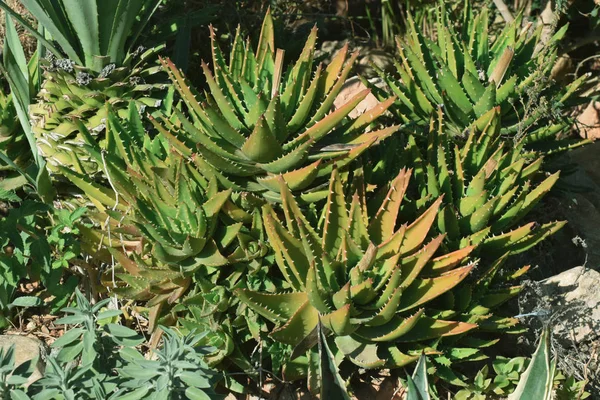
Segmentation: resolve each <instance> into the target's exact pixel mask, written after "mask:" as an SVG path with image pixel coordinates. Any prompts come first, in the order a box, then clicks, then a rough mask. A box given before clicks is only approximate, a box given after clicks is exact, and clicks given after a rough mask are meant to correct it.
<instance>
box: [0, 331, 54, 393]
mask: <svg viewBox="0 0 600 400" xmlns="http://www.w3.org/2000/svg"><path fill="white" fill-rule="evenodd" d="M12 345H15V367H17V366H19V365H20V364H23V363H24V362H26V361H29V360H33V359H34V358H35V357H38V362H37V366H36V368H35V370H34V371H33V374H31V376H30V377H29V380H28V382H27V386H29V385H31V384H32V383H33V382H35V381H37V380H38V379H40V378H41V377H42V374H43V373H44V367H45V365H44V360H45V358H46V354H47V353H46V345H45V344H44V343H43V342H42V341H40V340H38V339H36V338H32V337H28V336H19V335H0V348H2V349H7V348H9V347H10V346H12Z"/></svg>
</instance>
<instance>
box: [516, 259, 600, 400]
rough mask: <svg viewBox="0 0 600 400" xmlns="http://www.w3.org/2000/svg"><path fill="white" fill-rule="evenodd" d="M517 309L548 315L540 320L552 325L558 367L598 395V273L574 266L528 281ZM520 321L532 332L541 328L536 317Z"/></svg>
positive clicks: (522, 311) (599, 280)
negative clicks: (535, 280)
mask: <svg viewBox="0 0 600 400" xmlns="http://www.w3.org/2000/svg"><path fill="white" fill-rule="evenodd" d="M519 308H520V310H519V311H520V313H521V314H522V315H527V314H530V313H536V314H540V313H548V315H546V316H544V317H543V318H541V320H542V321H544V322H545V323H550V324H551V326H552V332H553V338H552V339H553V340H552V345H553V346H552V348H553V350H554V352H555V356H556V358H557V362H558V366H559V368H560V369H561V370H562V371H563V373H565V374H567V375H573V376H574V377H576V378H577V379H579V380H583V379H587V380H588V381H589V386H588V391H592V392H593V393H594V394H595V395H596V396H598V395H600V371H599V367H600V362H599V359H600V273H599V272H598V271H595V270H593V269H590V268H586V267H576V268H572V269H569V270H567V271H564V272H562V273H560V274H558V275H556V276H553V277H550V278H547V279H544V280H542V281H539V282H527V283H526V284H525V287H524V289H523V291H522V292H521V294H520V296H519ZM523 322H525V323H526V324H529V325H530V326H531V327H532V328H534V329H531V330H530V331H532V332H533V331H535V330H536V329H538V330H539V327H540V326H541V325H540V318H536V317H525V318H524V319H523ZM530 342H531V343H532V344H533V343H534V342H535V340H530ZM592 398H600V397H594V396H592Z"/></svg>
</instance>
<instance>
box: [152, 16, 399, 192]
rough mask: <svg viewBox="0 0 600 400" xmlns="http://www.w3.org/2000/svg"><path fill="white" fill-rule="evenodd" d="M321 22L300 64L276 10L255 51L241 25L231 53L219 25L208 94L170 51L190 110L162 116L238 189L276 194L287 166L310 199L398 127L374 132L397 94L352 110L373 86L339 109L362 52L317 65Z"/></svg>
mask: <svg viewBox="0 0 600 400" xmlns="http://www.w3.org/2000/svg"><path fill="white" fill-rule="evenodd" d="M316 38H317V31H316V29H313V31H312V32H311V34H310V36H309V37H308V39H307V40H306V45H305V47H304V50H303V51H302V54H301V55H300V57H299V59H298V60H297V61H296V62H295V64H294V65H293V66H292V67H291V68H289V69H288V70H287V71H284V51H283V50H281V49H276V48H275V37H274V31H273V21H272V19H271V16H270V14H269V13H267V15H266V17H265V20H264V22H263V26H262V31H261V35H260V41H259V43H258V47H257V48H256V51H253V50H252V49H251V47H250V43H249V41H244V40H243V39H242V37H241V35H240V30H239V29H238V31H237V33H236V36H235V40H234V43H233V46H232V50H231V54H230V57H229V61H228V62H227V61H226V59H225V56H224V55H223V53H222V52H221V50H220V48H219V46H218V44H217V42H216V38H215V33H214V31H212V30H211V40H212V54H213V61H212V63H213V65H212V71H211V69H210V68H209V66H208V65H206V64H204V63H203V64H202V69H203V71H204V75H205V77H206V80H207V83H208V87H209V91H208V93H207V94H206V100H200V95H199V94H198V93H197V92H196V91H195V90H194V89H192V88H191V87H190V86H189V84H188V83H187V82H186V80H185V79H184V77H183V75H182V74H181V73H180V71H178V70H177V68H176V67H175V66H174V65H173V64H172V63H171V62H170V61H168V60H165V61H163V65H164V67H165V69H166V70H167V72H168V73H169V75H170V76H171V79H172V81H173V84H174V85H175V88H176V90H177V91H178V92H179V94H180V95H181V98H182V99H183V102H184V104H185V105H186V107H187V109H188V111H189V113H190V115H191V119H188V118H187V117H186V116H184V115H183V114H182V113H181V112H178V111H175V113H176V114H177V115H178V117H179V122H178V123H175V124H173V123H170V122H169V121H166V120H163V121H155V124H156V126H157V127H158V129H159V130H161V131H162V132H163V134H164V135H165V136H166V137H168V138H169V140H170V141H171V143H172V145H173V146H174V147H175V148H176V149H177V150H178V151H180V152H181V153H182V154H184V155H185V156H192V155H194V161H195V163H196V165H197V166H198V168H199V169H200V170H201V171H203V172H206V173H210V174H214V175H215V176H217V179H218V181H219V184H220V185H222V186H223V187H225V188H228V189H233V190H235V191H236V192H244V193H246V194H247V195H246V198H245V200H247V201H251V200H249V199H254V198H255V197H256V196H250V195H248V194H249V193H255V194H259V195H262V196H264V197H265V198H267V199H270V200H277V199H279V198H280V196H279V193H278V192H279V183H278V179H279V178H278V177H279V175H282V176H283V179H284V181H285V182H286V183H287V184H288V186H289V188H290V189H291V190H292V191H294V192H300V193H301V194H302V195H303V199H304V200H305V201H315V200H318V199H323V198H324V197H325V196H326V191H325V190H320V191H319V190H318V189H319V184H321V183H325V186H326V181H327V177H328V176H329V175H330V174H331V171H332V169H333V165H334V164H336V165H337V167H338V168H342V167H344V166H346V165H348V164H349V163H350V162H351V161H352V160H354V159H356V158H357V157H358V156H359V155H361V154H362V153H363V152H364V151H365V150H366V149H367V148H369V147H370V146H372V145H374V144H376V143H378V142H379V141H380V140H382V139H384V138H386V137H388V136H390V135H391V134H392V133H394V132H395V131H396V130H397V129H396V127H391V128H386V129H383V130H379V131H375V132H366V129H367V127H368V126H369V125H370V124H371V123H372V122H373V121H374V120H375V119H376V118H377V117H378V116H379V115H381V114H382V113H383V112H384V111H385V110H386V109H387V107H388V106H389V105H390V104H391V103H392V102H393V101H394V100H393V99H388V100H386V101H384V102H382V103H381V104H380V105H379V106H377V107H376V108H375V109H374V110H372V111H371V112H370V113H366V114H364V115H362V116H360V117H358V118H356V119H350V118H348V115H349V113H350V112H351V111H352V110H353V109H354V108H355V107H356V106H357V105H358V104H359V103H360V102H361V101H362V100H363V99H364V98H365V97H366V96H367V94H368V93H369V91H368V90H365V91H363V92H361V93H359V94H357V95H356V96H354V97H353V98H352V99H351V100H349V101H348V103H347V104H344V105H343V106H341V107H339V108H338V109H337V110H335V111H332V106H333V102H334V100H335V98H336V97H337V95H338V94H339V92H340V90H341V89H342V86H343V85H344V83H345V81H346V78H347V77H348V75H349V73H350V70H351V68H352V64H353V62H354V60H355V59H356V57H357V54H352V55H351V56H350V57H349V59H347V53H348V48H347V46H346V47H344V48H343V49H342V50H341V51H340V52H339V53H338V55H337V56H336V57H335V58H334V59H333V60H332V61H331V63H330V64H329V65H328V66H327V67H324V66H319V67H317V68H316V70H315V68H313V64H314V51H315V41H316Z"/></svg>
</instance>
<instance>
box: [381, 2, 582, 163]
mask: <svg viewBox="0 0 600 400" xmlns="http://www.w3.org/2000/svg"><path fill="white" fill-rule="evenodd" d="M465 3H466V5H465V11H464V14H463V19H462V21H460V24H458V25H459V26H461V27H462V28H463V29H462V31H459V30H457V29H455V26H456V25H457V24H456V21H455V20H454V19H453V18H451V17H449V15H448V13H446V10H445V7H444V3H443V2H440V6H439V8H438V9H437V11H436V21H435V26H436V30H437V40H435V41H434V40H430V39H429V38H426V37H425V36H424V35H423V34H422V33H421V31H420V30H419V28H418V27H417V26H416V25H415V23H414V21H413V19H412V18H411V17H410V16H409V18H408V31H407V34H406V35H405V37H404V39H403V40H402V41H401V40H398V42H397V47H398V54H399V61H398V63H397V71H398V78H396V77H392V76H390V75H387V74H385V73H383V72H382V71H380V76H381V77H382V78H383V79H384V81H385V82H386V83H387V85H388V86H389V87H390V89H391V91H392V92H393V93H394V94H395V95H396V96H397V97H398V100H399V101H398V102H397V104H396V105H395V106H394V107H392V108H391V110H393V112H394V114H395V115H396V116H397V117H398V118H400V119H402V120H403V121H406V122H416V123H420V124H422V125H425V124H427V123H428V121H429V119H430V117H431V116H432V115H435V113H436V112H437V109H438V106H443V107H444V113H445V118H446V124H447V129H448V132H449V133H450V134H451V135H461V134H463V133H464V132H465V130H466V128H468V127H469V126H471V124H472V123H473V122H474V121H476V120H477V119H479V118H480V117H481V116H483V115H484V114H485V113H486V112H488V111H489V110H491V109H493V108H494V107H500V116H501V132H502V134H503V135H506V136H508V137H516V138H522V137H525V138H526V139H525V142H524V144H525V145H530V146H533V145H534V144H535V145H536V146H539V148H543V149H544V150H545V151H550V150H558V149H560V148H564V147H567V146H571V145H574V144H576V143H580V142H578V141H571V140H569V139H564V140H559V141H555V138H556V137H557V135H559V134H562V133H565V131H566V130H568V129H569V128H570V126H571V123H570V122H569V121H567V120H566V119H564V118H562V113H563V110H564V109H565V108H564V107H565V106H566V105H568V103H569V102H572V101H577V100H578V98H577V96H575V94H576V93H577V90H578V88H579V87H580V86H581V85H582V84H583V82H584V81H585V79H586V76H582V77H581V78H579V79H577V80H576V81H574V82H573V83H571V84H569V85H567V86H566V87H563V86H562V85H557V84H553V83H552V82H551V79H550V72H551V69H552V67H553V66H554V64H555V60H556V57H557V45H558V42H559V40H560V39H561V38H562V37H563V36H564V34H565V32H566V28H567V27H566V26H565V27H563V28H561V29H560V30H558V31H557V32H556V34H555V35H554V36H553V37H552V38H551V39H550V40H549V41H548V42H547V43H546V44H543V43H542V42H541V34H542V28H543V27H542V25H539V26H538V27H537V28H536V29H535V30H534V31H532V29H531V24H529V25H527V26H526V27H525V28H522V24H523V16H522V14H519V16H517V17H516V18H515V20H514V21H513V22H511V23H508V24H507V25H506V26H505V28H504V29H503V30H502V32H500V33H499V34H497V35H495V36H491V35H489V29H488V28H489V27H488V23H489V18H490V16H489V13H488V10H487V8H483V9H482V10H481V12H480V13H479V14H478V15H477V16H475V15H474V12H473V10H472V9H471V7H470V5H469V2H465ZM542 142H548V143H542ZM534 147H535V146H534Z"/></svg>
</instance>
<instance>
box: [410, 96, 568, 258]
mask: <svg viewBox="0 0 600 400" xmlns="http://www.w3.org/2000/svg"><path fill="white" fill-rule="evenodd" d="M500 112H501V111H500V109H499V107H497V108H494V109H492V110H490V111H488V112H487V113H486V114H484V115H483V116H482V117H481V118H480V119H479V120H478V121H477V122H476V123H474V124H473V125H472V126H471V127H469V128H468V131H469V135H468V137H467V138H466V139H465V140H464V141H460V142H458V143H456V138H454V139H453V138H452V137H451V135H450V134H449V133H447V132H446V131H445V130H444V124H443V120H442V118H443V117H442V114H441V111H440V113H439V115H438V120H437V124H436V121H432V124H431V128H430V132H429V136H428V137H427V139H426V142H427V143H426V145H423V144H420V143H419V144H417V140H419V138H418V137H417V138H415V136H414V135H413V136H410V137H409V139H408V146H407V149H406V151H405V152H404V153H403V157H404V158H405V159H404V161H403V162H402V163H403V164H406V165H411V166H413V167H414V168H415V174H414V175H415V182H416V186H417V191H418V195H417V196H418V197H420V198H419V199H418V200H417V201H416V207H417V208H421V207H423V206H424V205H426V204H427V203H429V202H431V201H433V200H432V199H437V198H438V197H439V196H441V195H443V196H444V200H443V203H442V204H443V206H442V207H441V210H440V213H439V216H438V221H437V222H438V223H437V229H438V230H439V232H440V233H444V234H446V235H447V242H446V243H447V245H448V247H449V248H450V249H452V250H457V249H460V248H466V247H467V246H478V251H479V252H480V253H481V254H482V255H485V256H486V257H488V258H490V259H493V258H494V257H498V256H501V255H503V254H504V253H507V252H508V253H510V254H518V253H520V252H523V251H525V250H528V249H530V248H531V247H533V246H535V245H536V244H537V243H539V242H540V241H542V240H543V239H545V238H546V237H548V236H549V235H551V234H553V233H554V232H556V231H558V230H559V229H560V228H562V227H563V226H564V224H565V223H564V222H552V223H548V224H544V225H540V224H538V223H536V222H530V223H527V224H524V225H520V226H519V225H518V224H519V223H520V222H521V221H522V220H523V219H524V218H525V217H526V216H527V215H528V214H529V213H530V212H531V210H532V209H533V208H534V207H535V206H536V205H537V203H538V202H539V201H540V200H541V199H542V197H543V196H544V195H545V194H546V193H548V192H549V191H550V189H552V187H553V186H554V184H555V183H556V181H557V180H558V178H559V173H558V172H557V173H555V174H552V175H549V176H547V177H545V179H540V178H541V177H543V173H542V172H541V171H540V169H541V167H542V164H543V157H530V155H531V154H529V153H527V152H526V151H525V150H524V145H525V144H524V142H525V141H524V140H521V141H519V142H517V143H516V144H513V145H510V146H509V144H508V143H506V142H503V140H502V137H501V126H500V123H501V118H500ZM478 124H480V125H482V126H483V127H482V128H481V129H480V128H478ZM425 147H426V148H427V149H426V152H421V150H420V149H421V148H425Z"/></svg>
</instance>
